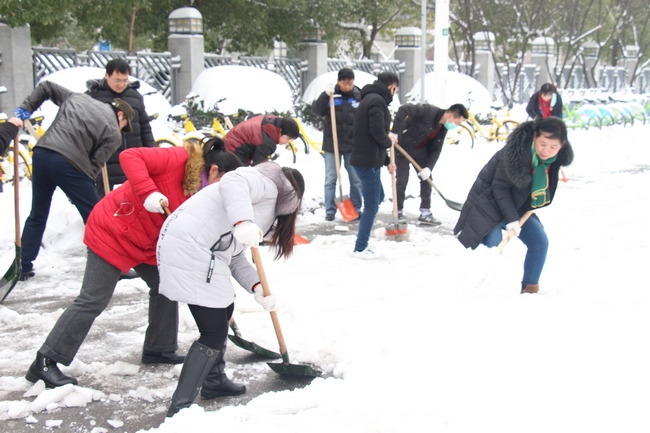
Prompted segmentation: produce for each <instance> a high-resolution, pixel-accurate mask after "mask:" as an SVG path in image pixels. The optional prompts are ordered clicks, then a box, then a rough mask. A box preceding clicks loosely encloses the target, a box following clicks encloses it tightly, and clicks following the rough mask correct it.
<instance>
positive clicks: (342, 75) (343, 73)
mask: <svg viewBox="0 0 650 433" xmlns="http://www.w3.org/2000/svg"><path fill="white" fill-rule="evenodd" d="M338 80H339V81H341V80H354V71H353V70H352V69H350V68H343V69H341V70H340V71H339V79H338Z"/></svg>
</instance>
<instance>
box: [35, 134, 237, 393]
mask: <svg viewBox="0 0 650 433" xmlns="http://www.w3.org/2000/svg"><path fill="white" fill-rule="evenodd" d="M120 164H121V165H122V168H123V170H124V173H125V174H126V176H127V179H128V180H127V181H126V182H125V183H123V184H122V185H121V186H120V187H119V188H117V189H115V190H113V191H112V192H110V193H109V194H108V195H107V196H105V197H104V198H103V199H102V200H101V201H100V202H99V203H97V204H96V205H95V207H94V208H93V210H92V212H91V213H90V216H89V218H88V222H87V223H86V231H85V234H84V243H85V244H86V245H87V246H88V260H87V262H86V271H85V274H84V279H83V283H82V286H81V292H80V293H79V296H78V297H77V298H76V299H75V300H74V301H73V302H72V304H71V305H70V306H69V307H68V308H67V309H66V310H65V311H64V312H63V314H62V315H61V317H59V320H58V321H57V322H56V324H55V325H54V328H53V329H52V331H50V334H49V335H48V337H47V339H46V340H45V343H44V344H43V346H42V347H41V348H40V350H39V351H38V352H37V354H36V360H35V361H34V362H33V363H32V365H31V366H30V368H29V371H28V372H27V375H26V376H25V377H26V379H27V380H29V381H31V382H36V381H38V380H43V381H44V382H45V385H46V386H47V387H48V388H54V387H57V386H62V385H65V384H68V383H73V384H76V383H77V380H76V379H75V378H73V377H69V376H66V375H64V374H63V373H62V372H61V371H60V370H59V368H58V366H57V365H56V364H57V363H62V364H64V365H70V363H71V362H72V360H73V359H74V357H75V355H76V354H77V351H78V350H79V347H80V346H81V343H83V341H84V339H85V338H86V335H87V334H88V331H89V330H90V327H91V326H92V324H93V321H94V320H95V318H96V317H97V316H99V315H100V314H101V313H102V311H104V309H105V308H106V306H107V305H108V303H109V301H110V299H111V297H112V296H113V291H114V290H115V286H116V285H117V282H118V280H119V278H120V275H121V273H122V272H128V270H129V269H131V268H133V269H134V270H135V272H136V273H137V274H138V276H140V278H142V279H143V280H144V281H145V283H147V286H149V289H150V291H149V327H148V328H147V331H146V334H145V340H144V348H143V352H142V362H144V363H167V364H180V363H182V362H183V360H184V357H183V356H181V355H178V354H176V350H177V348H178V345H177V333H178V305H177V303H176V302H172V301H170V300H169V299H167V298H165V297H164V296H163V295H159V294H158V285H159V278H158V269H157V267H156V265H157V263H156V243H157V241H158V235H159V234H160V229H161V227H162V225H163V222H164V220H165V214H164V210H163V205H166V206H167V207H168V208H169V210H170V211H172V212H173V211H174V210H175V209H176V208H177V207H179V206H180V205H181V204H182V203H183V202H184V201H185V200H187V199H188V198H189V197H190V196H191V195H193V194H194V193H196V192H197V191H199V190H200V189H201V188H202V187H203V186H206V185H208V184H210V183H214V182H218V181H219V179H220V178H221V176H223V175H224V174H225V173H226V172H227V171H230V170H234V169H235V168H237V167H239V166H240V162H239V159H238V158H237V157H236V156H235V155H234V154H233V153H230V152H227V151H226V150H225V148H224V144H223V141H222V140H221V139H220V138H213V139H211V140H210V141H208V142H207V143H205V145H204V146H203V149H201V146H200V145H199V144H194V143H192V142H191V141H186V142H185V143H183V147H174V148H166V149H160V148H144V147H142V148H132V149H128V150H125V151H124V152H122V153H121V154H120Z"/></svg>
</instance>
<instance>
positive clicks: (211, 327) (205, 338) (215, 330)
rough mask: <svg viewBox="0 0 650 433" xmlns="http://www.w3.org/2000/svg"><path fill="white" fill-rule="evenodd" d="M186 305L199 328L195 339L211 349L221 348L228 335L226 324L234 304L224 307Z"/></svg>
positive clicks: (228, 322) (227, 324)
mask: <svg viewBox="0 0 650 433" xmlns="http://www.w3.org/2000/svg"><path fill="white" fill-rule="evenodd" d="M188 307H190V312H191V313H192V316H193V317H194V321H195V322H196V327H197V328H199V333H200V334H201V336H200V337H199V339H198V340H197V341H198V342H199V343H201V344H203V345H204V346H208V347H209V348H211V349H216V350H221V349H222V348H223V347H224V345H225V343H226V338H227V337H228V326H229V324H230V318H231V317H232V313H233V311H234V310H235V304H234V303H233V304H230V305H229V306H227V307H226V308H211V307H203V306H201V305H191V304H190V305H188Z"/></svg>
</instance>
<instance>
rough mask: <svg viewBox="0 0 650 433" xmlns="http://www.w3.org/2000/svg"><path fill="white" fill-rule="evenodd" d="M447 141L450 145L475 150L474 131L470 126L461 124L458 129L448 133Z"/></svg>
mask: <svg viewBox="0 0 650 433" xmlns="http://www.w3.org/2000/svg"><path fill="white" fill-rule="evenodd" d="M446 141H447V143H448V144H453V145H457V146H463V147H469V148H470V149H474V130H473V129H472V128H471V127H470V126H467V125H466V124H464V123H461V124H460V125H458V127H457V128H454V129H452V130H451V131H449V132H448V133H447V136H446Z"/></svg>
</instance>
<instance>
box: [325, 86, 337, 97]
mask: <svg viewBox="0 0 650 433" xmlns="http://www.w3.org/2000/svg"><path fill="white" fill-rule="evenodd" d="M335 86H336V84H334V83H327V84H325V93H327V94H328V95H331V94H332V93H334V87H335Z"/></svg>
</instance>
